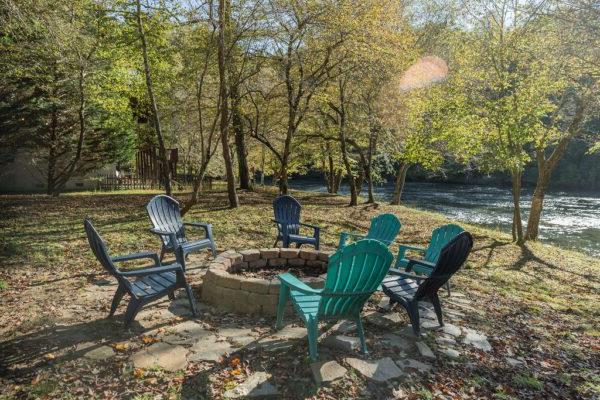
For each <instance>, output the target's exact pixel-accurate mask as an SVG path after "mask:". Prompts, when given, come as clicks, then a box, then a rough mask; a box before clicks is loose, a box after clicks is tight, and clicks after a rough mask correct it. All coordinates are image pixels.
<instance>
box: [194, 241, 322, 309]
mask: <svg viewBox="0 0 600 400" xmlns="http://www.w3.org/2000/svg"><path fill="white" fill-rule="evenodd" d="M328 259H329V252H323V251H316V250H312V249H290V248H272V249H254V250H242V251H239V252H236V251H233V250H228V251H226V252H223V253H221V254H219V256H218V257H217V258H215V259H214V260H213V261H212V262H211V263H210V265H209V267H208V271H207V272H206V275H205V276H204V282H203V284H202V300H203V301H204V302H207V303H210V304H212V305H214V306H216V307H218V308H220V309H223V310H225V311H230V312H239V313H247V314H263V315H271V316H272V315H276V314H277V302H278V300H279V280H278V279H277V277H276V274H275V272H277V273H282V272H285V270H286V268H293V269H296V270H297V269H300V270H301V269H302V268H303V267H306V268H307V269H310V270H311V271H312V272H313V273H314V271H315V270H316V271H319V269H321V272H322V273H321V276H319V277H300V280H302V281H303V282H306V283H307V284H308V285H310V286H312V287H314V288H320V287H323V284H324V282H325V274H326V272H327V261H328ZM269 269H272V270H276V271H273V274H270V275H272V276H273V277H272V278H270V279H264V278H260V277H258V278H256V277H249V276H245V275H248V274H252V273H253V272H257V273H258V272H259V271H264V270H269ZM288 305H289V303H288Z"/></svg>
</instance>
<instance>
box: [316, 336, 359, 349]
mask: <svg viewBox="0 0 600 400" xmlns="http://www.w3.org/2000/svg"><path fill="white" fill-rule="evenodd" d="M321 344H322V345H323V346H325V347H329V348H331V349H338V350H342V351H353V350H357V349H359V348H360V339H359V338H357V337H354V336H346V335H331V336H327V337H326V338H325V340H323V342H321Z"/></svg>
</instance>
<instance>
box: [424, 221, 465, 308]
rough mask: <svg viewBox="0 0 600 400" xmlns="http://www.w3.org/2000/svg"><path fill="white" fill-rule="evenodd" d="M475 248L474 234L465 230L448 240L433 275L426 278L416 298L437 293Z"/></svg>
mask: <svg viewBox="0 0 600 400" xmlns="http://www.w3.org/2000/svg"><path fill="white" fill-rule="evenodd" d="M472 248H473V236H471V234H470V233H469V232H466V231H463V232H461V233H459V234H458V235H457V236H455V237H454V238H453V239H452V240H450V242H448V243H447V244H446V245H445V246H444V247H443V248H442V251H440V256H439V258H438V261H437V263H436V266H435V268H434V269H433V271H432V272H431V276H429V277H428V278H427V279H425V280H424V281H423V282H422V283H421V284H420V285H419V289H417V293H415V298H416V299H417V300H421V299H423V298H425V297H427V296H429V295H431V294H434V293H437V291H438V290H439V288H441V287H442V286H443V285H444V284H445V283H446V282H448V279H450V277H451V276H452V275H454V273H455V272H456V271H458V269H459V268H460V267H461V266H462V265H463V264H464V263H465V261H466V260H467V257H468V256H469V253H470V252H471V249H472Z"/></svg>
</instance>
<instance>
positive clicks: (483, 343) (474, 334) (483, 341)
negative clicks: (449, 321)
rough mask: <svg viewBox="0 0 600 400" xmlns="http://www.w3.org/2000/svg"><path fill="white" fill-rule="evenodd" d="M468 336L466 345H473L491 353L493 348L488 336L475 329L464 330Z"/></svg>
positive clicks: (465, 338) (465, 341)
mask: <svg viewBox="0 0 600 400" xmlns="http://www.w3.org/2000/svg"><path fill="white" fill-rule="evenodd" d="M463 329H464V330H465V333H466V336H465V337H464V339H463V343H464V344H468V345H471V346H473V347H475V348H477V349H479V350H483V351H491V350H492V346H491V345H490V343H489V342H488V340H487V336H485V334H484V333H481V332H478V331H476V330H474V329H469V328H463Z"/></svg>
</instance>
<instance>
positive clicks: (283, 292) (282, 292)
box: [275, 285, 290, 329]
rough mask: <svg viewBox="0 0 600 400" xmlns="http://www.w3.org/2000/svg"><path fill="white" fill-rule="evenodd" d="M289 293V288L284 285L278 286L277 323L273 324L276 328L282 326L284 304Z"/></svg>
mask: <svg viewBox="0 0 600 400" xmlns="http://www.w3.org/2000/svg"><path fill="white" fill-rule="evenodd" d="M289 293H290V288H288V287H287V286H286V285H281V286H279V302H278V303H277V323H276V324H275V328H276V329H281V328H283V316H284V314H285V305H286V303H287V299H288V296H289Z"/></svg>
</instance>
